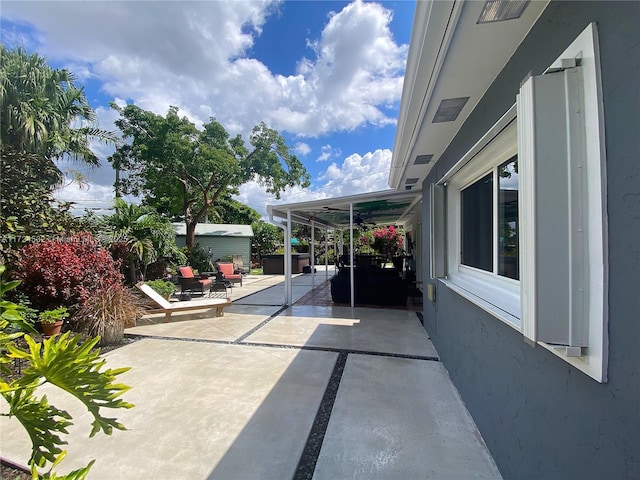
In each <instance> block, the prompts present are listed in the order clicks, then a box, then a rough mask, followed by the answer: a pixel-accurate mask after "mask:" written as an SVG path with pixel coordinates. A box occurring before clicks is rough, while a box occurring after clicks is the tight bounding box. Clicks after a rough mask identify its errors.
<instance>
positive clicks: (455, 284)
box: [438, 274, 521, 331]
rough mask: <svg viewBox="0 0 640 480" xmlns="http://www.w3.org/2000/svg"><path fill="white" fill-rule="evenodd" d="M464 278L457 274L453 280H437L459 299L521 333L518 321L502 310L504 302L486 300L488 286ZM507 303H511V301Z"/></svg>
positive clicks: (511, 295)
mask: <svg viewBox="0 0 640 480" xmlns="http://www.w3.org/2000/svg"><path fill="white" fill-rule="evenodd" d="M465 277H467V275H464V274H458V275H456V277H455V278H439V279H438V280H440V281H441V282H442V283H443V284H444V285H446V286H447V287H448V288H449V289H451V290H453V291H454V292H456V293H457V294H458V295H460V296H461V297H463V298H465V299H467V300H469V301H470V302H471V303H473V304H475V305H476V306H478V307H480V308H481V309H482V310H484V311H485V312H487V313H488V314H490V315H492V316H494V317H495V318H497V319H498V320H500V321H502V322H504V323H506V324H507V325H509V326H510V327H512V328H515V329H516V330H517V331H521V322H520V319H519V318H518V317H516V316H515V315H512V314H511V313H509V312H508V311H507V310H505V309H504V302H498V301H495V300H493V301H492V300H490V299H487V298H486V295H485V294H486V292H487V290H488V288H490V286H489V285H480V286H479V285H478V283H479V282H478V281H477V280H474V281H470V279H467V278H465ZM486 283H489V282H486ZM502 293H503V294H504V293H505V292H504V291H503V292H502ZM492 296H493V297H496V298H497V296H498V295H496V293H495V292H494V293H493V295H492ZM505 296H507V297H513V296H514V294H513V293H512V292H507V293H506V295H505ZM503 299H504V298H503ZM508 303H513V299H512V301H511V302H508Z"/></svg>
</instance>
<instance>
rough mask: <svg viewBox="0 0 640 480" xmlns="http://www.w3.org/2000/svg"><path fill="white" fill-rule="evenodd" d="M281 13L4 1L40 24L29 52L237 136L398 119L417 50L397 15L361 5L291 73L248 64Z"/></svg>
mask: <svg viewBox="0 0 640 480" xmlns="http://www.w3.org/2000/svg"><path fill="white" fill-rule="evenodd" d="M276 8H278V3H277V2H271V1H268V0H265V1H263V2H256V1H251V2H249V1H247V2H213V1H211V2H80V3H78V2H45V1H42V2H12V1H6V2H3V11H2V16H3V18H6V19H11V20H14V21H20V22H29V23H31V24H33V25H34V26H35V28H36V30H37V33H36V34H34V35H33V36H32V38H31V39H30V41H29V42H28V44H29V45H30V46H31V47H32V48H34V49H36V50H37V51H38V52H39V53H41V54H43V55H45V56H47V57H49V58H50V59H56V60H58V61H61V62H63V63H65V64H67V65H70V66H71V65H72V66H73V68H74V69H75V70H77V71H78V73H79V74H81V76H82V77H83V78H88V77H93V78H94V79H98V80H99V81H101V82H102V83H103V86H102V88H103V90H104V91H105V92H106V93H108V94H109V95H112V96H113V97H120V98H126V99H132V100H133V101H135V103H136V104H138V105H139V106H140V107H142V108H144V109H149V110H152V111H154V112H156V113H160V114H164V113H166V111H167V108H168V107H169V106H170V105H176V106H179V107H180V109H181V111H182V113H183V114H186V115H188V116H189V117H190V118H191V119H192V120H193V121H194V122H196V123H197V124H200V123H202V122H203V121H207V120H208V117H209V116H215V117H216V118H217V119H218V120H219V121H220V122H221V123H222V124H223V125H225V126H226V127H227V129H228V130H229V131H230V132H232V133H235V132H245V133H246V132H248V131H249V130H250V129H251V128H252V127H253V125H255V124H257V123H259V122H260V121H262V120H265V121H266V122H267V123H268V124H269V125H270V126H272V127H274V128H276V129H278V130H280V131H285V130H286V131H288V132H291V133H293V134H297V135H302V136H317V135H321V134H325V133H329V132H334V131H345V130H346V131H348V130H353V129H355V128H357V127H359V126H361V125H365V124H374V125H386V124H390V123H394V122H395V119H394V118H390V117H388V116H387V115H386V114H385V113H384V111H383V109H386V108H387V107H388V105H389V104H394V103H395V102H397V101H398V100H399V99H400V95H401V89H402V81H403V69H404V63H405V59H406V53H407V49H408V47H407V45H397V44H396V43H395V42H394V40H393V37H392V34H391V32H390V29H389V23H390V21H391V19H392V13H391V12H390V11H389V10H386V9H384V8H383V7H382V6H381V5H379V4H376V3H363V2H361V1H360V0H356V1H354V2H353V3H351V4H350V5H348V6H346V7H345V8H344V9H343V10H342V11H340V12H337V13H334V14H333V15H332V16H331V17H330V18H329V20H328V23H327V25H326V26H325V28H324V30H323V32H322V34H321V36H320V38H318V39H315V40H312V42H311V44H312V45H313V48H314V51H315V54H316V56H315V58H311V59H307V58H301V59H300V61H299V66H298V71H297V72H296V73H295V74H292V75H288V76H283V75H275V74H273V73H271V72H270V71H269V69H268V68H267V67H266V66H265V65H264V64H262V63H261V62H260V61H258V60H256V59H253V58H249V57H247V56H246V52H247V51H248V49H249V48H250V47H251V46H252V45H253V44H254V42H255V41H256V39H257V38H258V37H259V34H260V32H261V30H262V27H263V25H264V24H265V22H266V21H268V17H269V15H271V14H272V13H273V12H274V11H275V10H276ZM5 33H11V31H8V32H7V30H6V28H3V35H4V34H5ZM15 35H16V34H15V32H14V37H15ZM23 44H24V42H23Z"/></svg>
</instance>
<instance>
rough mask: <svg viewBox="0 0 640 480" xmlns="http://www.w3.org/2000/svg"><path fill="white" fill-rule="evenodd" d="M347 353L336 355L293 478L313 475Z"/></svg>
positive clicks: (301, 478) (304, 477) (302, 478)
mask: <svg viewBox="0 0 640 480" xmlns="http://www.w3.org/2000/svg"><path fill="white" fill-rule="evenodd" d="M348 355H349V354H348V353H340V354H339V355H338V358H337V360H336V363H335V365H334V367H333V372H332V373H331V377H330V378H329V383H328V385H327V388H326V390H325V391H324V395H323V397H322V401H321V402H320V407H319V408H318V412H317V413H316V417H315V419H314V420H313V425H312V426H311V431H310V432H309V436H308V437H307V442H306V444H305V446H304V450H303V451H302V455H301V456H300V461H299V462H298V467H297V468H296V472H295V473H294V475H293V480H310V479H311V478H312V477H313V474H314V472H315V469H316V463H317V462H318V456H319V455H320V449H321V448H322V442H323V441H324V436H325V434H326V432H327V427H328V425H329V418H331V412H332V410H333V405H334V403H335V401H336V396H337V395H338V388H339V387H340V381H341V380H342V374H343V373H344V367H345V365H346V363H347V357H348Z"/></svg>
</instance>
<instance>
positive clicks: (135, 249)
mask: <svg viewBox="0 0 640 480" xmlns="http://www.w3.org/2000/svg"><path fill="white" fill-rule="evenodd" d="M113 208H114V213H113V214H112V215H108V216H106V217H104V219H103V227H102V228H103V230H104V231H108V232H110V233H109V236H110V243H111V245H112V246H113V247H115V248H116V249H117V248H118V247H120V248H122V247H124V250H125V258H124V260H125V264H126V265H125V267H126V268H128V274H127V275H128V277H129V278H128V281H129V282H131V283H134V282H135V280H136V278H137V277H138V273H141V274H142V276H143V277H146V274H147V267H148V266H149V265H150V264H151V263H153V262H155V261H156V260H158V259H160V258H163V257H169V256H172V257H174V258H177V259H178V260H179V261H181V262H184V261H185V258H184V254H183V253H182V252H181V251H180V249H178V247H177V246H176V242H175V238H176V233H175V230H174V229H173V226H172V225H171V223H170V222H169V220H168V219H166V218H163V217H161V216H160V215H159V214H158V213H157V212H156V211H155V209H153V208H152V207H148V206H140V205H135V204H133V203H131V204H129V203H127V202H126V201H124V200H123V199H122V198H116V199H115V200H114V204H113Z"/></svg>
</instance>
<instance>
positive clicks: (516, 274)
mask: <svg viewBox="0 0 640 480" xmlns="http://www.w3.org/2000/svg"><path fill="white" fill-rule="evenodd" d="M518 217H519V213H518V157H514V158H512V159H511V160H509V161H508V162H505V163H503V164H502V165H500V166H499V167H498V275H502V276H504V277H509V278H513V279H514V280H518V279H519V278H520V268H519V262H518V258H519V256H518V251H519V249H518Z"/></svg>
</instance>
